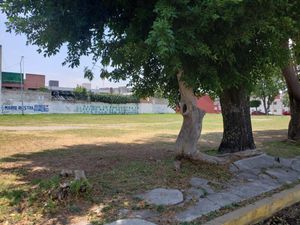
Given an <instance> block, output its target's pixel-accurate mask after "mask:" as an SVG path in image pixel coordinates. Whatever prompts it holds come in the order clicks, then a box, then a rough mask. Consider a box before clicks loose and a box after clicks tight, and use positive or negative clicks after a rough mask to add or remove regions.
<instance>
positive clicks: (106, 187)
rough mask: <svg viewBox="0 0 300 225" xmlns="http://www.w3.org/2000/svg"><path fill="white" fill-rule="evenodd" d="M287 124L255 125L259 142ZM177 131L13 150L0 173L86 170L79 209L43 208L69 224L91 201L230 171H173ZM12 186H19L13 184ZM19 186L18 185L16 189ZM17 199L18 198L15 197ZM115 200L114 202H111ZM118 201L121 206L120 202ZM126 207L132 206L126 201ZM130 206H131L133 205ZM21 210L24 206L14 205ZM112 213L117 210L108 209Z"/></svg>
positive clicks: (40, 175) (282, 133)
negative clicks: (87, 186) (87, 190)
mask: <svg viewBox="0 0 300 225" xmlns="http://www.w3.org/2000/svg"><path fill="white" fill-rule="evenodd" d="M286 133H287V131H286V130H267V131H255V132H254V135H255V139H256V142H257V143H260V144H261V143H264V142H268V141H276V140H278V141H280V140H283V139H284V138H285V137H286ZM221 138H222V133H221V132H214V133H207V134H203V135H202V136H201V141H200V142H199V144H200V147H201V148H202V149H203V150H209V149H213V148H217V147H218V145H219V143H220V141H221ZM175 139H176V135H164V134H161V135H158V136H156V137H153V138H151V139H147V140H139V141H138V142H137V143H130V144H125V143H98V144H90V145H72V146H64V147H63V148H60V149H49V150H46V151H42V152H37V153H30V154H15V155H12V156H10V157H6V158H2V159H0V171H1V175H4V176H5V175H7V176H9V175H15V176H16V177H17V181H18V182H22V183H25V184H26V185H29V186H30V187H32V186H34V183H33V181H34V180H36V179H49V178H51V177H54V176H57V175H59V173H60V171H61V170H62V169H69V170H78V169H79V170H84V171H85V172H86V175H87V178H88V179H89V181H90V182H91V184H92V186H93V194H92V197H91V198H89V199H88V200H87V201H86V200H80V199H76V204H78V207H79V208H80V210H78V211H77V212H76V213H74V212H70V210H69V211H68V210H65V209H64V207H62V209H61V211H59V212H55V213H52V214H51V213H50V214H49V213H44V215H43V217H44V218H45V219H47V218H48V219H49V218H52V219H53V218H55V219H56V221H57V222H56V224H68V223H70V221H71V219H72V218H74V217H76V216H78V217H81V216H86V214H87V213H88V212H89V210H90V208H91V207H92V206H93V205H94V204H104V205H105V204H106V205H107V206H109V207H111V205H110V204H123V203H124V202H126V201H130V200H132V199H131V197H130V196H132V195H133V194H136V193H138V192H141V191H145V190H148V189H150V188H154V187H173V188H180V189H184V188H186V185H187V183H188V180H189V179H190V178H191V177H192V176H201V177H205V178H208V179H214V180H218V181H224V180H228V179H230V174H229V172H228V171H227V170H226V168H225V167H223V166H214V165H210V164H207V163H200V164H198V165H194V164H190V163H186V164H184V165H183V166H184V167H183V169H182V170H181V171H180V173H178V172H176V171H174V167H173V159H174V157H175V152H174V141H175ZM11 188H12V190H11V191H15V190H19V187H18V186H17V185H16V186H11ZM14 188H17V189H14ZM1 196H2V197H3V196H6V197H7V198H9V197H10V196H13V197H12V198H15V196H18V194H17V195H15V194H14V193H10V192H9V191H7V190H5V191H1V192H0V197H1ZM13 201H15V202H14V203H15V204H18V203H20V202H22V193H20V196H19V199H13ZM111 202H114V203H111ZM122 207H125V205H123V206H122ZM126 207H131V205H130V203H129V205H127V206H126ZM132 207H134V206H132ZM16 210H17V213H21V212H22V210H24V209H22V207H21V208H20V207H16ZM106 212H107V214H108V215H110V214H109V213H112V215H111V218H114V217H116V215H117V214H116V212H115V211H114V212H112V210H108V211H106Z"/></svg>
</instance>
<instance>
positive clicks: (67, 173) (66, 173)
mask: <svg viewBox="0 0 300 225" xmlns="http://www.w3.org/2000/svg"><path fill="white" fill-rule="evenodd" d="M59 175H60V176H61V177H70V176H72V175H73V171H72V170H65V169H63V170H62V171H61V172H60V174H59Z"/></svg>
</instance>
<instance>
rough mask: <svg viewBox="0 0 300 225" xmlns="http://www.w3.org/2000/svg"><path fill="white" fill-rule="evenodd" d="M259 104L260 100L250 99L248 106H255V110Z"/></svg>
mask: <svg viewBox="0 0 300 225" xmlns="http://www.w3.org/2000/svg"><path fill="white" fill-rule="evenodd" d="M260 105H261V101H260V100H251V101H250V107H251V108H255V110H256V111H257V108H258V107H259V106H260Z"/></svg>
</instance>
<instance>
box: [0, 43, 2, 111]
mask: <svg viewBox="0 0 300 225" xmlns="http://www.w3.org/2000/svg"><path fill="white" fill-rule="evenodd" d="M2 113H3V106H2V45H0V114H2Z"/></svg>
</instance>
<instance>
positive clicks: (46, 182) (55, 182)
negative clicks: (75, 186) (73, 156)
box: [33, 176, 60, 190]
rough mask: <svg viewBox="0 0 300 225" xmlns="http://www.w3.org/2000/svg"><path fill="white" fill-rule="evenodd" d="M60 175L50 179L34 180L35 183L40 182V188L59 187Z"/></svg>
mask: <svg viewBox="0 0 300 225" xmlns="http://www.w3.org/2000/svg"><path fill="white" fill-rule="evenodd" d="M59 182H60V179H59V176H53V177H51V178H50V179H43V180H40V179H38V180H34V181H33V184H38V185H39V188H41V189H44V190H50V189H54V188H57V187H58V186H59Z"/></svg>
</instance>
